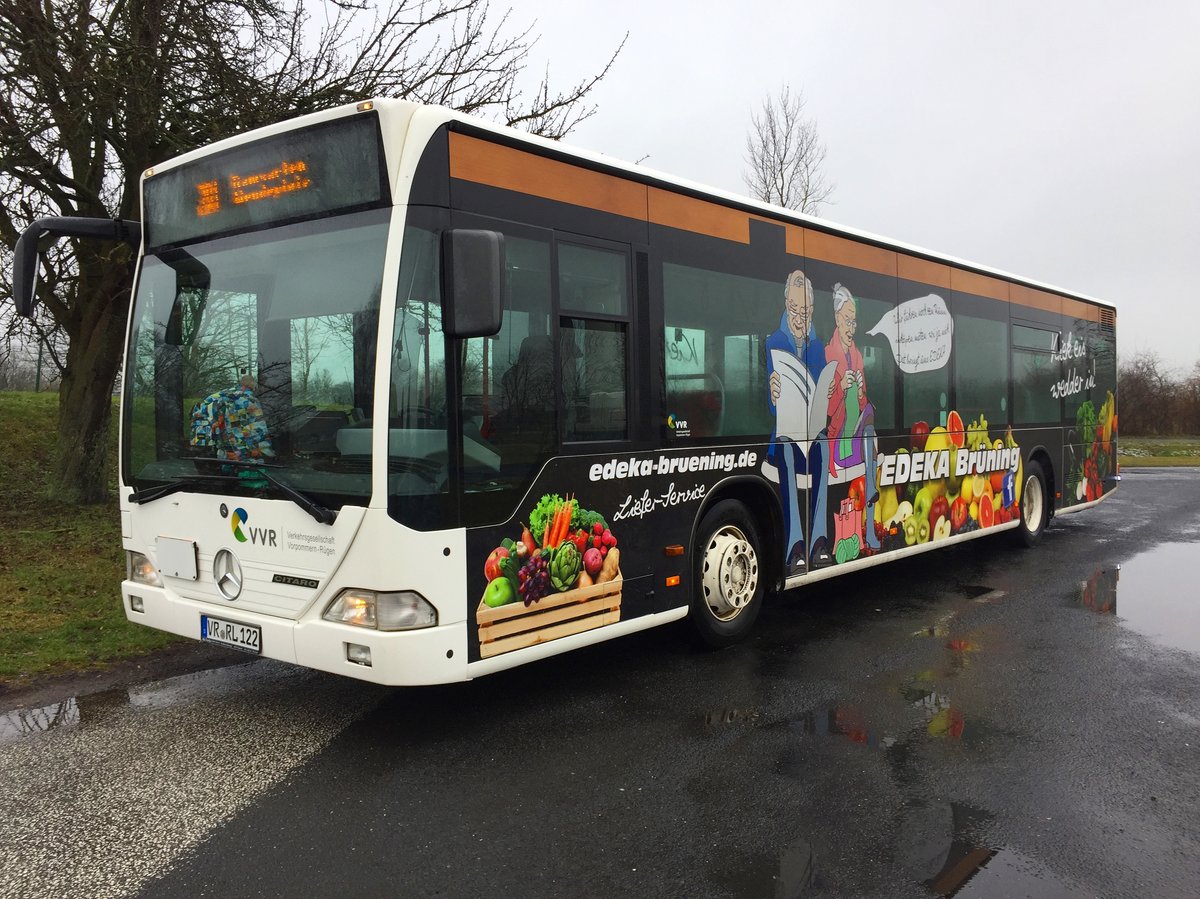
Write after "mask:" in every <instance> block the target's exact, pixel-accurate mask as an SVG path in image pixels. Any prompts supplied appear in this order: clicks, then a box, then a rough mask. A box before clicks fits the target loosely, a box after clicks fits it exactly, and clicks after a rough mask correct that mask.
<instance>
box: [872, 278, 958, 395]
mask: <svg viewBox="0 0 1200 899" xmlns="http://www.w3.org/2000/svg"><path fill="white" fill-rule="evenodd" d="M867 334H869V335H870V336H872V337H874V336H875V335H876V334H883V336H884V337H886V338H887V339H888V342H889V343H890V344H891V345H892V355H894V356H895V357H896V364H897V365H899V366H900V370H901V371H902V372H905V373H907V374H910V375H912V374H916V373H917V372H922V371H936V370H937V369H939V368H941V367H942V366H944V365H945V364H946V363H947V362H948V361H949V359H950V345H951V343H952V342H953V339H954V320H953V319H952V318H950V310H949V309H947V308H946V301H945V300H943V299H942V298H941V297H939V296H938V295H937V294H936V293H931V294H928V295H927V296H923V297H917V298H916V299H915V300H906V301H905V302H903V303H901V304H900V305H899V306H897V307H896V308H895V309H893V310H892V311H891V312H889V313H887V314H886V315H884V317H883V318H881V319H880V320H879V324H877V325H876V326H875V327H874V328H872V329H871V330H870V331H868V332H867Z"/></svg>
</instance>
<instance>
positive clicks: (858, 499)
mask: <svg viewBox="0 0 1200 899" xmlns="http://www.w3.org/2000/svg"><path fill="white" fill-rule="evenodd" d="M866 489H867V478H866V476H865V475H864V476H862V477H857V478H855V479H854V480H853V481H851V482H850V499H851V500H852V501H853V502H854V511H856V512H861V511H862V510H863V506H864V505H865V504H866V503H865V497H864V496H863V494H864V493H865V492H866Z"/></svg>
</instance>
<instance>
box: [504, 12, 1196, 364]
mask: <svg viewBox="0 0 1200 899" xmlns="http://www.w3.org/2000/svg"><path fill="white" fill-rule="evenodd" d="M512 2H513V11H512V21H513V23H514V24H517V23H521V24H525V23H528V22H530V21H532V20H534V19H536V20H537V23H536V26H535V28H534V31H535V33H539V34H541V36H542V37H541V41H540V43H539V44H538V46H537V48H536V49H535V52H534V54H533V57H534V59H535V60H536V62H535V65H540V64H542V63H546V62H548V63H549V65H550V73H551V78H552V80H553V81H555V82H558V81H562V82H564V83H565V82H566V81H569V80H572V79H574V78H576V77H578V76H580V75H582V74H584V73H586V72H589V71H595V70H596V69H598V68H599V67H600V66H601V65H602V64H603V62H604V60H605V59H606V58H607V56H608V55H609V54H610V53H611V51H612V49H613V48H615V47H616V46H617V44H619V43H620V40H621V37H622V35H623V34H624V33H625V31H626V30H628V31H629V42H628V43H627V45H626V47H625V50H624V51H623V52H622V54H621V56H620V57H619V59H618V60H617V63H616V65H615V67H614V69H613V71H612V73H611V74H610V75H609V76H608V78H607V79H606V80H605V81H604V82H603V83H602V84H601V85H600V87H599V88H597V90H596V92H595V94H594V99H595V101H596V102H597V103H598V104H599V111H598V113H597V114H596V116H595V117H594V118H592V119H590V120H589V121H587V122H585V123H584V124H583V125H581V126H580V127H579V128H578V129H577V130H576V131H575V132H573V133H572V135H571V136H570V137H569V138H568V141H569V142H570V143H573V144H577V145H580V146H583V147H587V148H589V149H592V150H596V151H599V152H603V153H607V154H610V155H612V156H616V157H618V158H621V159H624V160H628V161H636V160H638V159H641V158H642V157H647V158H646V159H645V160H644V164H645V165H648V166H651V167H653V168H655V169H659V170H661V171H664V172H669V173H671V174H673V175H678V176H681V177H685V178H690V179H692V180H695V181H699V182H702V183H705V184H710V185H713V186H715V187H720V188H724V189H726V190H733V191H736V192H738V193H743V194H744V193H745V192H746V188H745V185H744V183H743V182H742V179H741V173H742V170H743V168H744V156H745V137H746V132H747V129H748V127H749V122H750V114H751V112H752V111H753V110H755V109H756V108H758V107H759V106H760V105H761V103H762V100H763V99H764V98H765V96H766V94H767V93H768V92H772V91H773V92H778V89H779V87H780V86H782V85H783V84H784V83H788V84H790V85H791V86H792V88H793V89H796V88H799V89H802V90H803V92H804V95H805V98H806V100H807V108H806V112H807V114H808V115H809V116H810V117H812V118H813V119H815V120H816V123H817V126H818V128H819V130H820V133H821V136H822V138H823V139H824V141H825V143H826V144H827V146H828V157H827V160H826V172H827V175H828V177H829V179H830V180H831V181H833V182H834V183H835V185H836V189H835V191H834V194H833V200H834V205H831V206H828V207H826V209H825V210H824V213H823V217H824V218H826V219H828V220H830V221H833V222H837V223H839V224H844V225H848V226H851V227H855V228H859V229H863V230H867V231H872V232H874V233H877V234H880V235H882V236H885V237H889V238H893V239H896V240H899V241H903V242H906V243H911V244H916V245H918V246H922V247H925V248H928V249H931V250H935V251H938V252H941V253H946V254H949V255H953V256H958V257H961V258H963V259H967V260H970V261H972V262H976V263H979V264H982V265H986V266H990V267H993V268H999V269H1003V270H1005V271H1009V272H1012V273H1014V274H1017V275H1021V276H1023V277H1026V278H1030V279H1033V280H1037V281H1042V282H1046V283H1049V284H1052V285H1055V286H1059V287H1062V288H1065V289H1067V290H1071V291H1076V292H1080V293H1084V294H1088V295H1091V296H1095V297H1099V298H1102V299H1105V300H1108V301H1110V302H1113V303H1115V304H1116V306H1117V309H1118V319H1117V321H1118V331H1117V334H1118V344H1119V352H1120V354H1121V357H1122V359H1126V360H1127V359H1128V358H1130V356H1131V355H1132V354H1133V353H1135V352H1138V351H1141V350H1153V351H1155V352H1157V353H1159V355H1160V356H1161V357H1162V359H1163V360H1164V361H1165V362H1166V363H1167V364H1168V365H1169V366H1172V367H1176V368H1178V369H1180V370H1183V369H1190V368H1191V367H1192V365H1193V363H1195V362H1196V361H1197V360H1200V300H1198V298H1197V297H1196V295H1194V294H1193V293H1192V290H1193V289H1194V287H1195V286H1196V285H1198V284H1200V273H1197V271H1196V269H1197V259H1200V251H1198V250H1197V248H1195V247H1194V246H1193V242H1194V241H1196V240H1198V239H1200V3H1186V2H1181V0H1174V2H1162V3H1158V2H1156V3H1148V4H1133V3H1128V2H1125V3H1113V2H1106V0H1090V2H1077V0H1070V2H1064V0H1059V2H1046V0H1041V2H1027V0H1009V2H1005V3H995V2H986V3H985V2H976V0H960V2H953V3H951V2H946V3H926V2H919V0H911V2H907V3H898V2H895V0H872V2H854V3H829V2H822V3H813V2H803V0H793V2H789V3H766V2H757V0H733V2H730V0H725V2H708V0H694V2H686V3H685V2H674V0H672V2H654V0H638V2H633V0H606V2H604V3H603V4H601V3H596V2H587V3H585V2H579V0H512Z"/></svg>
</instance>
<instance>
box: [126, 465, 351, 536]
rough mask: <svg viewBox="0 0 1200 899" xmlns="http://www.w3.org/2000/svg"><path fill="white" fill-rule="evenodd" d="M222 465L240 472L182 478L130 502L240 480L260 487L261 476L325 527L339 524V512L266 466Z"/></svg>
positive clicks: (139, 494) (135, 496)
mask: <svg viewBox="0 0 1200 899" xmlns="http://www.w3.org/2000/svg"><path fill="white" fill-rule="evenodd" d="M214 461H215V460H214ZM218 464H219V465H220V466H221V467H230V468H236V469H238V474H204V475H182V476H180V477H178V478H176V479H175V480H173V481H171V482H170V483H168V484H159V485H158V486H157V487H147V488H146V489H145V490H139V491H137V492H136V493H132V494H130V496H129V501H130V502H133V503H149V502H153V501H154V500H156V499H161V498H162V497H164V496H170V495H171V494H172V493H178V492H179V491H180V490H186V489H187V488H189V487H200V486H205V485H207V484H210V483H212V482H213V481H239V482H241V483H245V484H246V485H247V486H250V487H260V486H261V485H259V484H253V483H252V482H253V480H254V476H258V477H259V478H261V479H262V480H264V481H266V482H267V483H268V484H270V485H271V486H273V487H275V488H276V489H277V490H278V491H279V492H280V493H282V494H283V495H284V496H286V497H287V498H288V499H290V500H291V501H292V502H294V503H295V504H296V505H297V506H299V507H300V508H301V509H303V510H304V511H305V512H307V513H308V514H309V515H311V516H312V517H313V518H315V519H316V520H317V521H318V522H320V523H321V524H333V523H334V522H335V521H337V512H335V511H334V510H333V509H327V508H326V507H325V506H323V505H321V504H320V503H319V502H317V501H316V500H315V499H313V498H312V497H309V496H305V495H304V494H303V493H301V492H300V491H299V490H297V489H296V488H295V487H292V486H290V485H289V484H285V483H284V482H283V481H281V480H279V478H277V477H275V476H274V475H272V474H271V473H270V472H269V471H268V470H267V467H266V466H265V465H261V464H259V463H256V462H235V461H232V460H225V459H222V460H220V461H219V463H218Z"/></svg>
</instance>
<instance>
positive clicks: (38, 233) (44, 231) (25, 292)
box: [13, 216, 142, 318]
mask: <svg viewBox="0 0 1200 899" xmlns="http://www.w3.org/2000/svg"><path fill="white" fill-rule="evenodd" d="M43 237H50V238H58V237H80V238H84V239H88V240H119V241H123V242H124V243H127V244H129V245H130V246H131V247H133V250H134V252H135V253H136V252H137V248H138V245H139V244H140V243H141V242H142V226H141V225H140V224H139V223H138V222H133V221H127V220H125V219H84V218H62V217H55V216H51V217H49V218H41V219H38V220H37V221H35V222H33V223H32V224H30V226H29V227H28V228H26V229H25V230H24V231H23V232H22V233H21V236H20V237H19V238H18V239H17V245H16V247H15V249H14V254H13V300H14V301H15V302H16V305H17V314H18V315H23V316H24V317H25V318H32V317H33V310H34V306H35V305H36V303H37V298H36V296H35V294H34V290H35V288H36V287H37V277H38V243H39V241H41V239H42V238H43Z"/></svg>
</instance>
